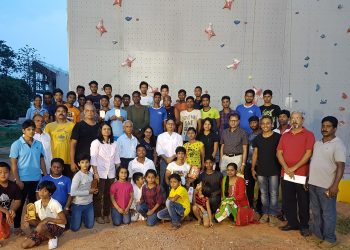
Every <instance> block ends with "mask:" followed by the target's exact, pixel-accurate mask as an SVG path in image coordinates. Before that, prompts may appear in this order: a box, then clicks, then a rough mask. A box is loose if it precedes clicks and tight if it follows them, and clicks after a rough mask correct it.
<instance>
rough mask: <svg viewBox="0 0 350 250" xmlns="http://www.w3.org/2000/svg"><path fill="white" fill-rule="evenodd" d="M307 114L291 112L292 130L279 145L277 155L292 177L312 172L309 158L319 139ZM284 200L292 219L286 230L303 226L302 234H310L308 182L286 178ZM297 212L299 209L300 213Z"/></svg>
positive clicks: (285, 171)
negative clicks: (308, 124)
mask: <svg viewBox="0 0 350 250" xmlns="http://www.w3.org/2000/svg"><path fill="white" fill-rule="evenodd" d="M303 122H304V118H303V115H302V114H301V113H300V112H293V113H292V115H291V126H292V128H291V130H290V131H288V132H286V133H284V134H283V135H282V137H281V139H280V141H279V144H278V147H277V158H278V161H279V163H280V164H281V166H282V176H284V173H286V174H287V175H289V177H290V178H292V179H293V178H295V175H298V176H306V177H307V176H308V175H309V160H310V158H311V155H312V149H313V146H314V143H315V137H314V135H313V133H312V132H311V131H309V130H307V129H306V128H304V127H303ZM282 182H283V183H282V185H283V186H284V196H285V197H283V200H284V204H285V208H286V211H285V212H286V217H287V221H288V223H287V224H286V225H285V226H283V227H281V228H280V229H281V230H282V231H290V230H300V233H301V235H302V236H304V237H306V236H310V231H309V218H310V215H309V192H308V190H307V187H306V183H304V184H299V183H295V182H292V181H287V180H283V181H282ZM297 212H298V213H299V214H298V215H299V216H298V215H297Z"/></svg>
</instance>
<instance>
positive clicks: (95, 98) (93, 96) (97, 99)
mask: <svg viewBox="0 0 350 250" xmlns="http://www.w3.org/2000/svg"><path fill="white" fill-rule="evenodd" d="M89 86H90V90H91V94H90V95H88V96H86V98H87V99H90V100H92V102H93V104H94V106H95V108H96V109H97V110H100V100H101V95H100V94H99V93H97V90H98V82H96V81H91V82H89Z"/></svg>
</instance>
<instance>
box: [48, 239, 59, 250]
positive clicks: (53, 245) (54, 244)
mask: <svg viewBox="0 0 350 250" xmlns="http://www.w3.org/2000/svg"><path fill="white" fill-rule="evenodd" d="M57 246H58V238H57V237H55V238H52V239H49V249H55V248H57Z"/></svg>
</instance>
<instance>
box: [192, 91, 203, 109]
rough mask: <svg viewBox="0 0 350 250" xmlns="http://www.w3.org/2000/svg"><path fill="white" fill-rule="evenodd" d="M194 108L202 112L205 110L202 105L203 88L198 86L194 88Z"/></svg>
mask: <svg viewBox="0 0 350 250" xmlns="http://www.w3.org/2000/svg"><path fill="white" fill-rule="evenodd" d="M194 96H195V100H194V108H195V109H199V110H201V109H202V108H203V105H202V87H201V86H196V87H195V88H194Z"/></svg>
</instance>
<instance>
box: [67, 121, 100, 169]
mask: <svg viewBox="0 0 350 250" xmlns="http://www.w3.org/2000/svg"><path fill="white" fill-rule="evenodd" d="M98 127H99V125H98V124H97V123H96V124H95V125H93V126H90V125H89V124H87V123H86V122H85V121H81V122H78V123H77V124H75V126H74V128H73V131H72V136H71V139H74V140H77V145H76V147H75V162H77V157H78V156H81V155H83V154H88V155H90V145H91V142H92V141H93V140H95V139H97V133H98Z"/></svg>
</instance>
